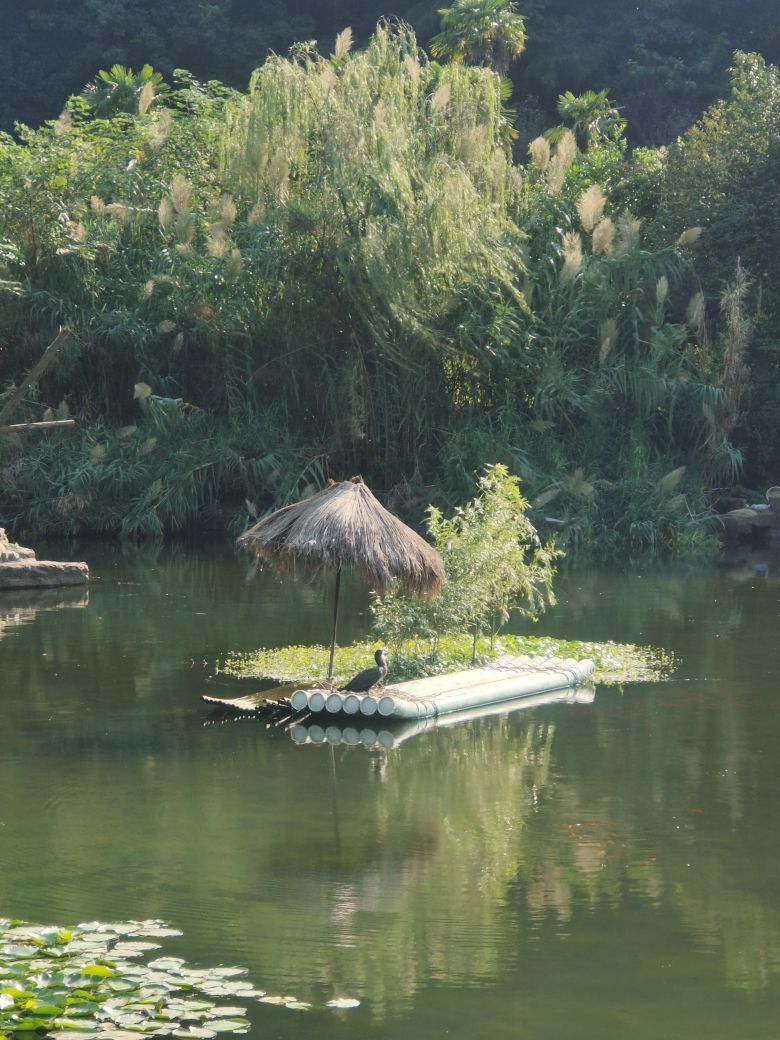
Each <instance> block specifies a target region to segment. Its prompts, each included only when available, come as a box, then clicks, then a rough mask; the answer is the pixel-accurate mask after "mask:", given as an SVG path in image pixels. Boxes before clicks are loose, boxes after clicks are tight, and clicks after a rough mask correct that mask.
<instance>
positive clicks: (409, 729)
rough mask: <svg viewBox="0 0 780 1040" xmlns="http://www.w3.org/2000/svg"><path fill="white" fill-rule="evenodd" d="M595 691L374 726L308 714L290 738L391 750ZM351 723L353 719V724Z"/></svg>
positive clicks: (588, 700)
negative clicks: (468, 724)
mask: <svg viewBox="0 0 780 1040" xmlns="http://www.w3.org/2000/svg"><path fill="white" fill-rule="evenodd" d="M595 696H596V691H595V689H594V688H593V687H592V686H578V687H576V688H575V689H571V688H569V689H565V690H557V691H556V692H554V693H540V694H536V695H534V696H527V697H516V698H514V699H513V700H510V701H501V702H500V703H498V704H488V705H484V706H483V707H481V708H470V709H468V710H464V711H453V712H450V713H449V714H447V715H437V716H434V717H429V718H425V719H413V720H408V721H405V722H404V721H395V722H394V721H393V720H386V719H382V718H379V719H378V721H377V720H375V723H374V725H365V723H368V722H369V720H368V719H362V718H361V719H360V720H357V719H355V720H347V719H338V720H334V721H333V722H331V723H330V724H329V725H324V724H323V723H325V722H326V721H327V720H325V719H323V718H322V717H321V716H317V717H315V716H309V717H308V718H307V719H305V720H303V721H301V722H295V723H293V724H292V725H291V726H290V727H289V728H288V733H289V734H290V738H291V739H292V740H293V742H294V743H295V744H313V745H315V746H316V745H331V746H338V745H345V746H346V747H364V748H378V749H383V750H385V751H391V750H393V749H394V748H398V747H400V746H401V744H404V743H406V741H407V740H411V739H412V738H413V737H418V736H420V735H421V734H423V733H430V732H431V731H432V730H435V729H444V728H446V727H449V726H457V725H459V724H460V723H463V722H474V721H476V720H477V719H487V718H491V717H494V716H496V715H509V714H510V713H512V714H514V713H515V712H519V711H529V710H530V709H532V708H541V707H545V706H547V705H551V704H592V703H593V700H594V698H595ZM350 722H354V724H353V725H350V724H349V723H350Z"/></svg>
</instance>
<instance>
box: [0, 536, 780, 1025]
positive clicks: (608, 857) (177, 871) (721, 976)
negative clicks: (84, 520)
mask: <svg viewBox="0 0 780 1040" xmlns="http://www.w3.org/2000/svg"><path fill="white" fill-rule="evenodd" d="M83 551H84V554H85V555H86V556H87V559H88V562H89V563H90V565H91V567H92V570H93V574H94V575H95V580H94V581H93V583H92V585H91V587H90V589H89V593H88V596H86V597H85V599H84V600H83V601H81V600H78V599H76V600H74V601H73V602H72V604H71V606H68V608H67V609H53V604H54V603H55V602H56V603H59V602H64V601H60V600H57V599H56V597H52V600H51V602H49V601H48V600H45V601H40V600H36V601H35V602H33V601H32V600H31V599H27V598H25V597H22V598H21V599H17V598H14V600H13V601H9V600H2V601H0V626H2V627H0V669H1V671H0V675H2V679H1V680H0V710H1V711H2V720H3V729H2V734H3V739H2V742H0V792H1V793H0V911H1V912H5V913H8V914H16V915H19V916H23V917H26V918H28V919H35V920H45V921H59V922H63V923H67V922H73V921H78V920H88V919H92V918H104V919H113V920H121V919H124V918H128V917H162V918H164V919H167V920H169V921H171V922H172V923H173V924H175V925H176V926H177V927H180V928H182V929H183V930H184V933H185V935H184V938H183V939H182V940H179V941H178V944H177V945H176V951H177V952H180V953H181V955H182V956H185V957H187V958H188V959H190V960H193V961H196V962H201V963H203V964H213V963H220V962H221V963H225V964H231V963H243V964H245V965H246V966H247V967H248V968H249V969H250V972H251V977H252V979H253V981H254V982H256V984H257V985H260V986H262V987H263V988H267V989H268V990H269V991H271V992H289V993H292V994H295V995H296V996H298V997H299V998H300V999H303V1000H307V999H313V1000H314V1001H315V1002H316V1003H318V1005H321V1004H322V1003H323V1001H324V1000H327V999H330V997H332V996H354V997H357V998H359V999H360V1000H362V1001H363V1003H364V1006H363V1008H362V1009H360V1010H359V1011H358V1012H353V1013H352V1014H353V1015H354V1016H356V1017H353V1018H348V1017H343V1018H339V1017H337V1016H333V1017H317V1018H310V1019H309V1020H307V1022H308V1023H312V1024H313V1028H314V1029H315V1031H316V1033H317V1034H318V1035H321V1036H324V1037H326V1038H327V1037H329V1036H331V1035H334V1036H335V1035H338V1036H339V1037H344V1035H345V1034H346V1035H347V1036H349V1037H350V1038H351V1037H352V1036H353V1035H354V1037H355V1038H357V1037H358V1036H361V1037H362V1036H364V1035H365V1033H366V1032H367V1031H368V1032H369V1033H370V1034H371V1035H372V1036H375V1037H383V1038H384V1037H388V1038H389V1037H395V1036H397V1035H398V1033H399V1030H401V1029H403V1030H404V1032H405V1033H408V1034H409V1036H410V1037H411V1038H412V1040H422V1038H426V1040H427V1038H428V1037H434V1036H436V1037H439V1036H441V1035H443V1034H444V1032H445V1030H448V1035H449V1036H454V1037H462V1038H464V1040H465V1038H466V1037H473V1036H476V1035H481V1034H482V1033H485V1032H488V1031H489V1032H490V1033H491V1034H493V1035H495V1036H497V1037H504V1036H506V1037H509V1036H512V1037H518V1036H520V1037H525V1036H528V1037H529V1038H530V1037H534V1040H539V1038H541V1040H546V1038H548V1037H549V1038H550V1040H552V1038H553V1037H554V1038H556V1040H559V1038H562V1037H563V1038H569V1037H571V1038H574V1037H577V1038H578V1040H580V1038H582V1037H591V1036H593V1037H596V1036H598V1037H599V1038H600V1040H601V1038H604V1037H606V1038H610V1040H611V1038H613V1037H614V1038H615V1040H618V1038H620V1040H623V1038H624V1037H625V1036H627V1035H630V1036H631V1037H632V1038H640V1040H644V1038H645V1037H647V1038H648V1040H649V1038H650V1037H653V1040H655V1038H656V1037H657V1036H658V1035H669V1036H690V1035H693V1034H694V1032H698V1031H706V1033H707V1035H708V1036H709V1037H710V1038H721V1037H723V1038H725V1037H727V1036H728V1037H729V1040H732V1038H733V1036H734V1035H743V1036H747V1035H750V1036H753V1035H771V1030H772V1029H773V1028H774V1024H775V1023H776V1021H777V1018H778V1016H779V1015H780V906H779V905H778V897H777V893H778V892H780V856H779V855H778V853H779V852H780V823H778V814H777V812H776V803H777V798H778V796H780V777H779V776H778V772H777V768H776V748H777V745H778V738H780V710H778V705H779V703H780V702H778V700H777V691H776V660H777V656H776V645H775V644H776V629H777V622H778V617H780V593H779V589H778V584H777V582H776V581H775V580H774V579H775V577H776V575H777V573H780V571H778V570H776V569H775V564H774V562H773V561H771V560H770V561H768V563H769V570H768V571H766V572H765V571H762V570H755V569H754V566H753V564H754V562H755V561H753V560H752V558H751V559H749V560H747V561H746V560H745V559H740V560H738V561H737V562H736V563H734V565H733V566H731V565H729V566H726V567H723V568H719V569H712V570H686V571H682V572H680V571H666V572H664V571H657V570H656V571H651V570H628V571H625V572H619V571H617V570H613V571H604V570H585V571H572V572H569V573H567V574H565V575H563V576H562V578H561V581H560V583H559V588H558V593H559V605H558V606H557V607H556V608H555V610H554V611H553V612H551V613H550V614H549V615H548V616H547V617H546V618H545V619H544V621H543V623H542V625H541V626H540V627H539V630H540V632H544V633H545V634H551V635H561V636H563V635H565V636H567V637H570V638H582V639H593V640H601V639H615V640H619V641H628V642H637V643H651V644H655V645H662V646H665V647H667V648H668V649H670V650H673V651H674V652H675V653H676V654H677V655H678V656H679V658H680V662H681V663H680V667H679V671H678V673H677V675H676V677H675V678H674V679H673V680H672V681H671V682H667V683H665V684H659V685H644V686H638V687H634V688H626V689H625V690H622V691H621V690H617V689H599V690H598V692H597V695H596V698H595V701H594V702H593V703H591V704H577V703H574V704H571V703H563V702H561V703H545V704H542V703H539V704H535V705H532V706H527V707H526V710H523V711H519V712H514V713H511V714H507V713H506V710H505V709H504V711H502V712H501V713H499V714H497V715H495V716H493V717H484V718H473V719H470V720H468V721H463V722H462V723H461V724H459V725H453V726H438V727H435V728H427V729H425V730H424V731H419V730H418V731H415V733H414V735H413V739H412V734H411V733H409V734H405V733H404V732H403V731H402V732H400V733H398V732H393V733H391V735H390V738H385V740H391V741H392V743H393V744H394V746H393V747H391V748H386V747H385V746H384V742H383V740H380V739H379V733H378V732H377V740H376V741H375V742H373V741H370V743H371V747H370V748H368V749H366V748H365V747H360V748H357V747H352V746H350V744H351V743H352V734H350V735H349V739H347V740H344V739H342V738H344V736H345V734H344V732H343V731H342V732H341V734H340V735H339V743H338V744H336V743H335V737H333V735H331V736H332V737H333V743H331V744H328V738H327V734H325V740H324V741H323V742H322V743H323V746H322V747H321V748H316V747H310V746H306V747H301V746H298V745H297V744H296V743H295V740H294V739H290V736H291V735H290V734H288V733H286V732H285V731H284V730H275V729H266V728H265V727H264V725H263V724H262V723H259V722H258V721H257V720H255V719H247V720H240V721H238V722H235V723H225V724H224V725H207V726H204V724H203V723H204V722H205V721H207V720H208V719H209V717H210V716H209V713H208V711H207V710H205V709H204V706H202V705H201V704H200V701H199V697H200V695H201V694H202V693H203V692H204V691H205V690H206V689H210V688H213V687H214V685H215V684H214V682H213V679H212V676H213V673H214V665H215V662H216V661H217V660H218V659H219V658H221V657H223V656H224V654H225V653H226V652H228V651H230V650H236V651H244V650H249V649H252V648H253V647H256V646H258V645H282V644H285V643H293V642H294V643H307V642H315V641H316V642H322V641H323V640H324V638H326V635H327V626H328V603H329V586H328V585H327V582H326V583H324V584H321V585H318V584H316V583H314V584H303V583H300V584H299V583H296V582H292V581H286V582H284V583H280V582H279V581H278V580H276V579H274V578H270V577H268V576H262V575H261V576H260V577H259V578H258V579H257V580H256V581H255V582H254V583H251V584H247V583H246V581H245V575H246V566H245V564H244V562H243V561H241V560H239V559H237V558H236V557H235V556H234V554H233V553H232V552H231V551H230V550H226V551H223V550H221V549H216V550H210V551H208V552H193V551H190V550H182V549H177V550H175V551H172V552H169V551H168V550H162V551H156V552H154V553H151V554H150V555H145V554H141V556H140V557H139V558H129V557H123V556H122V555H121V554H120V553H117V552H114V551H113V550H112V549H110V548H108V547H97V548H96V549H94V550H89V551H87V549H86V548H85V549H84V550H83ZM90 553H91V554H92V555H91V556H90ZM759 562H760V561H759ZM764 562H767V561H764ZM80 595H82V596H83V593H81V594H80ZM66 598H69V597H66ZM365 608H366V596H365V593H364V591H363V590H362V589H361V588H360V587H359V586H358V585H353V586H349V587H348V591H347V595H346V596H345V612H344V638H345V640H346V639H353V638H357V637H359V636H361V635H362V634H363V633H364V632H365V631H366V627H367V619H366V616H365V613H364V612H365ZM292 735H293V737H295V734H294V732H293V733H292ZM299 736H300V734H299ZM358 736H359V737H360V734H358ZM310 737H311V729H309V732H308V733H307V734H306V735H305V737H304V738H303V739H306V740H307V741H308V740H309V739H310ZM315 743H316V742H315ZM693 992H695V993H696V999H695V1000H694V999H692V996H691V994H692V993H693ZM252 1016H253V1019H254V1021H255V1023H256V1027H257V1031H258V1035H261V1032H260V1031H261V1030H267V1029H271V1030H272V1031H273V1035H274V1036H281V1037H284V1038H286V1037H288V1036H290V1037H293V1036H298V1035H299V1034H300V1032H301V1029H302V1028H308V1025H307V1026H304V1025H303V1023H302V1022H301V1020H300V1019H299V1018H296V1016H295V1015H294V1014H293V1013H292V1012H288V1011H284V1010H281V1009H277V1008H268V1007H260V1006H257V1007H256V1008H255V1009H253V1011H252Z"/></svg>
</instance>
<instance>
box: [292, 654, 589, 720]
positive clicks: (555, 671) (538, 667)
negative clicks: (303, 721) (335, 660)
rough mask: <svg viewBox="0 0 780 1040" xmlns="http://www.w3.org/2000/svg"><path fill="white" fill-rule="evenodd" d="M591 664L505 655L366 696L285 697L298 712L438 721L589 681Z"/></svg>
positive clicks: (320, 693)
mask: <svg viewBox="0 0 780 1040" xmlns="http://www.w3.org/2000/svg"><path fill="white" fill-rule="evenodd" d="M595 669H596V666H595V664H594V663H593V662H592V661H576V660H574V658H565V659H564V658H557V657H504V658H500V659H499V660H498V661H496V662H495V663H494V664H491V665H488V666H486V667H484V668H471V669H469V670H468V671H463V672H453V673H452V674H450V675H436V676H431V677H430V678H428V679H415V680H414V681H412V682H405V683H397V684H395V685H392V686H386V687H384V688H383V689H377V690H375V691H369V692H368V693H363V694H360V693H344V692H342V691H340V690H316V689H315V690H296V691H295V692H294V693H293V695H292V696H291V697H290V698H289V701H290V706H291V707H292V708H293V710H294V711H296V712H304V711H308V712H310V713H311V714H312V715H345V716H363V717H368V718H370V717H372V716H374V715H377V716H379V717H380V718H384V719H396V720H399V719H403V720H411V719H428V718H434V719H435V718H438V717H439V716H440V715H448V714H450V713H452V712H458V711H465V710H468V709H470V708H478V707H481V706H484V705H489V704H501V703H503V702H505V701H514V700H517V699H518V698H523V697H534V696H537V695H538V694H545V693H553V692H555V691H556V690H564V689H569V688H571V687H574V686H579V685H580V684H581V683H585V682H587V681H588V680H589V679H590V678H591V677H592V676H593V673H594V671H595Z"/></svg>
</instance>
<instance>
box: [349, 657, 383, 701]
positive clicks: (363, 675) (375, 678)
mask: <svg viewBox="0 0 780 1040" xmlns="http://www.w3.org/2000/svg"><path fill="white" fill-rule="evenodd" d="M374 660H375V661H376V668H366V669H365V670H364V671H362V672H358V674H357V675H356V676H355V678H354V679H350V681H349V682H348V683H347V685H346V686H339V689H340V690H344V691H345V692H349V693H367V692H368V691H369V690H370V689H371V687H372V686H376V684H377V683H378V682H381V681H382V679H384V677H385V676H386V675H387V650H377V652H376V653H375V654H374Z"/></svg>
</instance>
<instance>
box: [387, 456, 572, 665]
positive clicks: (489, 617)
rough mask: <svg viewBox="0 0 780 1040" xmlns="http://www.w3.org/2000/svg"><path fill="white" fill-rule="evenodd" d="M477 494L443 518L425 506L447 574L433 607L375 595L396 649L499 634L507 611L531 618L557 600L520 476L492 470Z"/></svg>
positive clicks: (551, 555)
mask: <svg viewBox="0 0 780 1040" xmlns="http://www.w3.org/2000/svg"><path fill="white" fill-rule="evenodd" d="M477 489H478V491H477V495H476V497H475V498H474V499H472V500H471V501H470V502H469V503H468V504H467V505H465V506H463V507H462V508H459V509H458V510H456V512H455V513H454V514H453V516H452V517H449V518H447V517H445V516H444V515H443V514H442V512H441V510H439V509H437V508H435V507H433V506H432V507H430V508H429V509H428V520H427V527H428V536H429V538H430V540H431V542H432V543H433V545H434V546H435V547H436V549H438V551H439V552H440V553H441V556H442V558H443V560H444V567H445V571H446V574H447V584H446V585H445V587H444V591H443V592H442V593H441V595H440V596H438V597H437V598H436V599H435V600H433V601H432V602H430V603H425V602H421V601H419V600H414V599H412V598H411V597H409V596H406V595H404V594H402V593H400V592H395V591H392V590H391V591H390V592H389V593H387V594H385V595H384V596H377V597H376V598H375V600H374V603H373V605H372V613H373V615H374V627H375V629H376V631H377V634H378V636H379V638H380V639H383V640H385V641H387V642H389V643H390V644H391V645H396V644H397V643H398V642H400V640H401V639H403V638H406V637H409V636H410V635H412V636H413V635H427V636H429V637H431V638H433V639H434V641H435V640H436V639H437V638H439V637H440V636H442V635H443V634H445V633H446V634H456V633H457V634H459V633H462V632H465V631H470V632H472V633H473V640H474V654H476V645H477V640H478V638H479V636H480V635H481V634H483V633H489V635H490V639H491V642H493V641H494V639H495V635H496V632H497V631H498V629H499V628H501V627H502V626H503V625H504V624H506V622H507V621H508V620H509V617H510V614H511V613H512V612H514V613H517V614H520V615H522V616H525V617H536V616H537V615H538V614H540V613H541V612H542V611H544V609H545V608H546V607H547V606H548V605H549V604H551V603H554V602H555V598H554V596H553V591H552V582H553V576H554V573H555V568H554V564H555V560H556V558H557V557H558V556H559V555H560V554H559V553H558V552H557V551H556V549H555V547H554V546H553V545H552V544H551V543H547V544H543V543H542V542H541V540H540V539H539V536H538V535H537V533H536V530H535V528H534V527H533V525H532V524H531V522H530V521H529V520H528V518H527V517H526V515H525V512H526V509H527V506H528V503H527V502H526V501H525V499H524V498H523V497H522V495H521V494H520V488H519V483H518V480H517V477H514V476H512V474H510V473H509V471H508V469H507V468H506V466H504V465H501V464H499V465H496V466H490V467H488V468H487V470H486V471H485V473H484V474H483V475H482V476H481V477H480V478H479V479H478V481H477Z"/></svg>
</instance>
